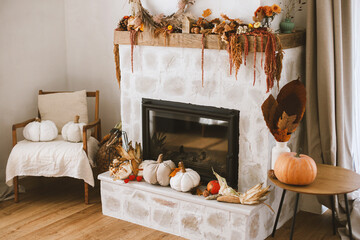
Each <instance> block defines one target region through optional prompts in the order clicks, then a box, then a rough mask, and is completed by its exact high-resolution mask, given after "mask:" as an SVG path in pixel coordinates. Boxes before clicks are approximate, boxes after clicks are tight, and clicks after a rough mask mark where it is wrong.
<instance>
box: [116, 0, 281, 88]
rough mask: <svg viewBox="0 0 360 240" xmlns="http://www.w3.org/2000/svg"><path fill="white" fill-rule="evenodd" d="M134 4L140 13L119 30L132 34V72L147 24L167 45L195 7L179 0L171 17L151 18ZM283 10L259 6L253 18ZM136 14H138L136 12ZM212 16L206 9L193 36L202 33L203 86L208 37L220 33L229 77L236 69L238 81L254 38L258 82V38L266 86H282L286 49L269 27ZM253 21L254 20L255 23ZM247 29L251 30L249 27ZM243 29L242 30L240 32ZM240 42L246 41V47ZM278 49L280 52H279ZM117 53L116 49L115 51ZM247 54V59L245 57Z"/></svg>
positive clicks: (224, 16) (135, 0) (127, 18)
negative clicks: (138, 40) (136, 47)
mask: <svg viewBox="0 0 360 240" xmlns="http://www.w3.org/2000/svg"><path fill="white" fill-rule="evenodd" d="M131 2H133V3H135V5H136V7H137V9H138V12H137V13H136V14H135V16H133V17H132V16H130V17H128V16H125V17H124V18H123V19H122V20H121V21H120V22H119V26H118V29H117V30H120V31H130V42H131V71H132V72H133V71H134V70H133V61H134V60H133V51H134V45H135V44H136V43H135V41H136V38H137V35H138V32H139V31H140V32H141V31H143V29H144V25H146V26H149V27H150V29H154V34H155V36H156V35H159V34H160V33H161V34H163V35H164V41H165V45H166V38H167V36H168V35H169V34H170V33H172V32H174V31H175V32H179V31H181V29H179V27H181V24H180V23H179V22H181V21H180V18H181V17H184V16H185V15H184V13H185V9H186V7H187V5H189V4H192V3H193V2H194V1H192V0H180V1H179V10H178V11H177V12H176V13H174V14H172V15H170V16H163V15H161V14H160V15H158V16H154V17H153V16H152V15H151V14H150V13H149V12H148V11H147V10H146V9H144V8H143V7H142V5H141V1H140V0H131ZM280 11H281V9H280V8H279V7H278V6H277V5H276V4H274V5H273V6H271V7H270V6H264V7H259V8H258V9H257V10H256V11H255V13H254V15H255V17H254V18H255V20H256V21H261V20H262V18H269V17H270V18H273V17H274V16H275V15H276V14H277V13H279V12H280ZM133 12H135V11H133ZM210 14H211V10H210V9H207V10H205V11H204V13H203V15H202V16H203V17H202V18H199V19H198V21H197V22H196V24H194V25H193V28H192V29H191V32H192V33H201V34H202V37H201V43H202V51H201V71H202V86H204V49H205V42H206V36H207V35H208V34H218V35H219V41H220V40H221V41H223V42H225V43H226V45H227V47H226V50H227V51H228V54H229V71H230V75H231V74H232V69H233V68H235V78H236V79H237V74H238V70H239V69H240V66H241V64H242V63H243V62H244V65H245V66H246V63H247V56H248V54H249V47H250V46H249V39H248V37H252V38H253V46H252V47H253V49H254V50H253V52H254V57H253V60H254V64H253V68H254V81H253V85H254V84H255V80H256V57H257V56H256V51H257V37H260V52H261V60H260V65H261V68H263V69H264V72H265V74H266V85H267V91H266V92H269V90H270V89H271V88H272V87H273V86H274V81H275V79H276V80H277V83H278V84H277V85H279V80H280V77H281V71H282V60H283V54H284V52H283V50H282V45H281V42H280V39H279V37H278V36H277V35H275V34H274V33H272V32H269V30H270V29H269V28H266V27H260V26H261V24H260V22H255V23H254V24H251V23H250V24H248V25H247V24H243V23H242V21H241V20H240V19H231V18H229V17H228V16H226V15H225V14H221V17H222V18H223V19H224V20H225V21H223V22H220V20H219V19H218V18H216V19H213V20H211V21H208V20H206V17H208V16H209V15H210ZM255 20H254V21H255ZM169 23H172V24H174V26H175V27H173V26H172V25H170V24H169ZM247 26H248V27H247ZM195 28H196V29H195ZM239 30H240V31H239ZM264 37H265V38H266V43H265V50H264ZM241 39H243V44H242V41H241ZM277 47H278V49H277ZM264 53H265V61H263V58H264V57H263V55H264ZM114 54H115V48H114ZM243 54H244V59H242V58H243V56H242V55H243ZM115 62H116V67H117V68H119V64H118V61H117V60H116V56H115ZM116 73H117V74H116V75H117V79H118V82H120V71H118V69H117V72H116Z"/></svg>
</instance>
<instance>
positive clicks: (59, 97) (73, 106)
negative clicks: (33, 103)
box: [38, 90, 88, 133]
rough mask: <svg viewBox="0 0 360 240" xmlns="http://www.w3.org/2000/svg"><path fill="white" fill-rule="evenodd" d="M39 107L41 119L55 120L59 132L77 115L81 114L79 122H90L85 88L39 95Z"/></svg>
mask: <svg viewBox="0 0 360 240" xmlns="http://www.w3.org/2000/svg"><path fill="white" fill-rule="evenodd" d="M38 108H39V112H40V117H41V119H43V120H51V121H53V122H54V123H55V125H56V127H57V129H58V132H59V133H61V129H62V127H63V126H64V125H65V124H66V123H67V122H70V121H74V118H75V116H76V115H79V116H80V120H79V122H84V123H88V110H87V101H86V91H85V90H82V91H77V92H70V93H53V94H43V95H39V96H38Z"/></svg>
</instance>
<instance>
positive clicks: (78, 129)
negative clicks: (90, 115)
mask: <svg viewBox="0 0 360 240" xmlns="http://www.w3.org/2000/svg"><path fill="white" fill-rule="evenodd" d="M79 119H80V116H78V115H76V116H75V120H74V121H73V122H68V123H66V124H65V125H64V126H63V128H62V129H61V135H62V137H63V139H64V140H65V141H69V142H82V140H83V135H82V131H83V127H84V126H85V125H86V123H79ZM90 134H91V131H90V130H88V131H87V138H88V139H89V138H90Z"/></svg>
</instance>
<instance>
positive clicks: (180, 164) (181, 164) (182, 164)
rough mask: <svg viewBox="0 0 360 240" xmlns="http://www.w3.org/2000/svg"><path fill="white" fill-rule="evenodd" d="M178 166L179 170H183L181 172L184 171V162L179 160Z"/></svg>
mask: <svg viewBox="0 0 360 240" xmlns="http://www.w3.org/2000/svg"><path fill="white" fill-rule="evenodd" d="M179 168H181V172H183V173H185V172H186V170H185V166H184V163H183V162H179Z"/></svg>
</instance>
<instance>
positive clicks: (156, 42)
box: [114, 30, 305, 52]
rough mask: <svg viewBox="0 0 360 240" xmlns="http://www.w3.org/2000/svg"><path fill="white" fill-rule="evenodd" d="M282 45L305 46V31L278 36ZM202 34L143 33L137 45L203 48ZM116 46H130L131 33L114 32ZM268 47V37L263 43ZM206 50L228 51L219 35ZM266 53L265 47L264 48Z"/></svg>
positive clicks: (211, 37) (211, 38) (207, 40)
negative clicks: (156, 34)
mask: <svg viewBox="0 0 360 240" xmlns="http://www.w3.org/2000/svg"><path fill="white" fill-rule="evenodd" d="M278 35H279V38H280V41H281V43H282V47H283V49H288V48H295V47H299V46H303V45H305V31H297V32H294V33H289V34H278ZM201 38H202V35H201V34H190V33H171V34H170V35H168V36H167V37H166V44H165V39H164V37H163V36H162V35H159V36H158V37H154V35H153V34H152V33H151V32H141V33H139V36H138V37H137V40H136V45H142V46H158V47H165V46H166V47H179V48H202V43H201ZM254 38H255V37H254V36H248V40H249V46H253V43H254ZM241 41H242V44H243V43H244V36H241ZM114 44H120V45H130V32H129V31H117V30H115V32H114ZM263 44H264V46H265V45H266V37H264V41H263ZM205 48H206V49H221V50H224V49H226V44H225V43H223V42H222V41H221V40H220V39H219V35H214V34H210V35H207V36H206V37H205ZM256 48H257V52H260V51H261V38H260V37H257V44H256ZM253 50H254V49H253V47H249V52H253ZM263 51H265V47H263Z"/></svg>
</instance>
